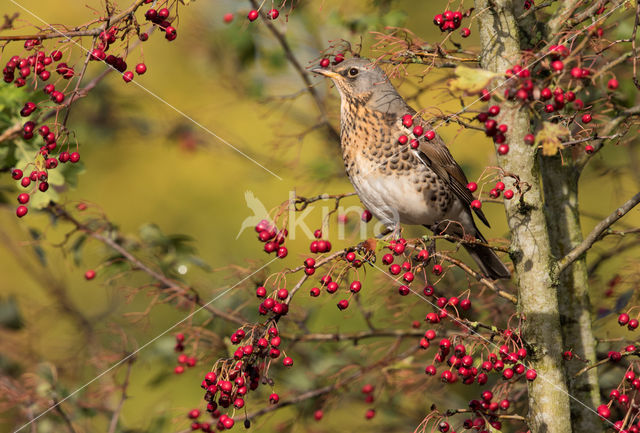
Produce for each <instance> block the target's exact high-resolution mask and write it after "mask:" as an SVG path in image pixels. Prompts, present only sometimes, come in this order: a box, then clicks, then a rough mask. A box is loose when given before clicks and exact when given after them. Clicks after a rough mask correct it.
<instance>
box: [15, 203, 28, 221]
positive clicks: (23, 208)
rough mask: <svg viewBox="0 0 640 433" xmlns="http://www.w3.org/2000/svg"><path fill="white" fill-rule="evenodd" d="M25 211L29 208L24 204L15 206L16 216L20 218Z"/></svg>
mask: <svg viewBox="0 0 640 433" xmlns="http://www.w3.org/2000/svg"><path fill="white" fill-rule="evenodd" d="M27 212H29V209H27V207H26V206H18V207H17V208H16V215H17V216H18V218H22V217H23V216H25V215H26V214H27Z"/></svg>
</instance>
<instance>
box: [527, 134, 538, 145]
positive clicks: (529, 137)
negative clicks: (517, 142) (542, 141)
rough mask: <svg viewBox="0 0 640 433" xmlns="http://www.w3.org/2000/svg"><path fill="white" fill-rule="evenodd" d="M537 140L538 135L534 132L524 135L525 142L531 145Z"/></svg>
mask: <svg viewBox="0 0 640 433" xmlns="http://www.w3.org/2000/svg"><path fill="white" fill-rule="evenodd" d="M535 141H536V137H535V136H534V135H533V134H527V135H525V136H524V143H525V144H528V145H529V146H531V145H532V144H533V143H535Z"/></svg>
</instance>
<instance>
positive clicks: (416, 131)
mask: <svg viewBox="0 0 640 433" xmlns="http://www.w3.org/2000/svg"><path fill="white" fill-rule="evenodd" d="M423 133H424V128H423V127H422V126H420V125H417V126H415V127H414V128H413V135H415V136H416V137H420V136H421V135H422V134H423Z"/></svg>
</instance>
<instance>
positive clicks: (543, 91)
mask: <svg viewBox="0 0 640 433" xmlns="http://www.w3.org/2000/svg"><path fill="white" fill-rule="evenodd" d="M594 34H596V35H597V34H599V33H597V32H595V33H594ZM570 55H571V51H570V50H569V49H568V48H567V47H566V46H564V45H552V46H551V47H550V48H549V52H548V55H547V56H546V57H545V58H544V60H543V61H541V62H534V63H533V64H532V66H524V65H523V64H516V65H514V66H513V67H511V68H509V69H507V70H506V71H505V74H504V76H505V78H507V81H505V84H506V88H505V90H504V99H503V100H509V101H519V102H520V103H521V104H523V106H525V107H527V108H528V109H530V110H533V111H536V112H537V113H538V114H537V115H538V116H539V117H541V118H542V119H546V120H549V121H553V122H556V121H557V120H558V119H559V117H558V114H563V115H565V116H563V118H564V119H568V120H565V123H567V122H568V123H567V125H566V126H570V123H571V122H575V123H578V121H577V120H574V118H577V119H579V120H580V122H581V124H582V125H587V124H589V123H591V121H592V120H593V116H592V114H591V113H589V112H582V111H583V110H584V109H585V103H584V101H583V100H582V99H581V98H580V97H578V93H579V92H581V91H582V90H583V89H585V88H588V87H589V86H590V85H591V84H592V76H593V73H592V70H591V69H590V68H588V67H584V66H580V64H581V63H582V60H581V59H580V58H579V57H578V58H573V57H571V56H570ZM567 59H570V60H569V63H574V62H575V63H574V66H573V67H569V66H568V65H567V64H566V63H565V62H566V61H567ZM618 86H619V83H618V80H617V79H615V78H611V79H609V80H608V81H607V84H606V87H607V89H608V90H609V91H613V90H616V89H617V88H618ZM587 94H588V93H585V95H587ZM479 96H480V99H481V100H483V101H489V100H490V99H491V96H492V95H491V93H490V92H489V90H487V89H483V90H482V91H481V92H480V95H479ZM497 99H500V98H497ZM581 112H582V113H581ZM499 113H500V105H492V106H490V107H489V108H488V110H486V111H483V112H481V113H480V114H478V116H477V117H476V120H477V121H479V122H481V123H483V124H484V129H485V133H486V135H487V136H489V137H492V138H493V141H494V142H495V143H496V145H497V152H498V154H499V155H503V156H504V155H507V154H508V152H509V145H508V144H507V143H506V141H507V139H506V132H507V130H508V125H506V124H498V122H496V120H494V119H493V118H492V117H495V116H497V115H498V114H499ZM583 129H584V127H582V128H580V130H583ZM523 140H524V142H525V143H526V144H528V145H533V144H534V143H535V142H536V136H535V135H534V134H526V135H525V136H524V137H523ZM584 150H585V152H586V153H593V152H594V151H595V148H594V147H593V145H591V144H586V145H585V147H584Z"/></svg>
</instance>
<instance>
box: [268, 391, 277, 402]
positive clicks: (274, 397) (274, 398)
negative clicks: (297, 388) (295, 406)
mask: <svg viewBox="0 0 640 433" xmlns="http://www.w3.org/2000/svg"><path fill="white" fill-rule="evenodd" d="M279 401H280V396H279V395H278V394H276V393H275V392H274V393H273V394H271V395H270V396H269V402H270V403H271V404H278V402H279Z"/></svg>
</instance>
